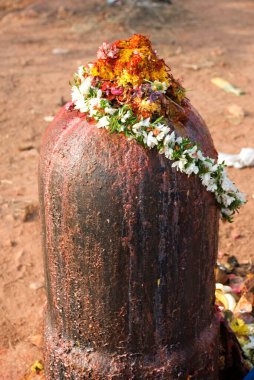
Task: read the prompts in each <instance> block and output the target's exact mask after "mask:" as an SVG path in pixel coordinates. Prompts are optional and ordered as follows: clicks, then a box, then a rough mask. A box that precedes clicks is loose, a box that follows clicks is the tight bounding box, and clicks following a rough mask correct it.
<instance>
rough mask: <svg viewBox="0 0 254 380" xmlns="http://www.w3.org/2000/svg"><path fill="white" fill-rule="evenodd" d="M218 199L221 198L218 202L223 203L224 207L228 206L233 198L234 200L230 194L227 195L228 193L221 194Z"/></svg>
mask: <svg viewBox="0 0 254 380" xmlns="http://www.w3.org/2000/svg"><path fill="white" fill-rule="evenodd" d="M220 199H221V202H220V203H223V205H224V206H225V207H228V206H230V205H231V203H232V202H234V200H235V198H234V197H231V196H230V195H228V194H221V196H220Z"/></svg>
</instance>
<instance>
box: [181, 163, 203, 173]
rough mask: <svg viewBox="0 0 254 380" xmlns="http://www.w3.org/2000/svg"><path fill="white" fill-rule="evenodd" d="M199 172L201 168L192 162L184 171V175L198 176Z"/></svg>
mask: <svg viewBox="0 0 254 380" xmlns="http://www.w3.org/2000/svg"><path fill="white" fill-rule="evenodd" d="M198 172H199V168H198V167H197V166H196V164H195V162H192V163H191V164H189V165H188V166H187V167H186V168H185V169H184V173H185V174H187V175H188V176H189V175H191V174H192V173H194V174H198Z"/></svg>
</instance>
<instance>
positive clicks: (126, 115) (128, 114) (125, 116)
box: [121, 111, 131, 124]
mask: <svg viewBox="0 0 254 380" xmlns="http://www.w3.org/2000/svg"><path fill="white" fill-rule="evenodd" d="M130 116H131V113H130V111H127V112H126V114H125V115H123V116H122V118H121V122H122V123H123V124H124V123H125V122H126V120H127V119H128V118H129V117H130Z"/></svg>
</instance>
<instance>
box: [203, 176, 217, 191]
mask: <svg viewBox="0 0 254 380" xmlns="http://www.w3.org/2000/svg"><path fill="white" fill-rule="evenodd" d="M200 178H201V181H202V185H203V186H205V187H206V188H207V190H208V191H211V192H213V193H214V192H215V191H216V190H217V188H218V186H217V185H216V182H215V179H214V178H213V177H211V174H210V173H205V174H201V175H200Z"/></svg>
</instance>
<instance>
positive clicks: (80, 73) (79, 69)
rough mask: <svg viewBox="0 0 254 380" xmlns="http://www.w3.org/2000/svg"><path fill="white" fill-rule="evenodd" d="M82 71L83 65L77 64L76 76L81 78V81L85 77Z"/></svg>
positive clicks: (83, 69)
mask: <svg viewBox="0 0 254 380" xmlns="http://www.w3.org/2000/svg"><path fill="white" fill-rule="evenodd" d="M84 71H85V68H84V66H79V68H78V77H79V79H80V80H81V82H83V80H84V79H85V78H84Z"/></svg>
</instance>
